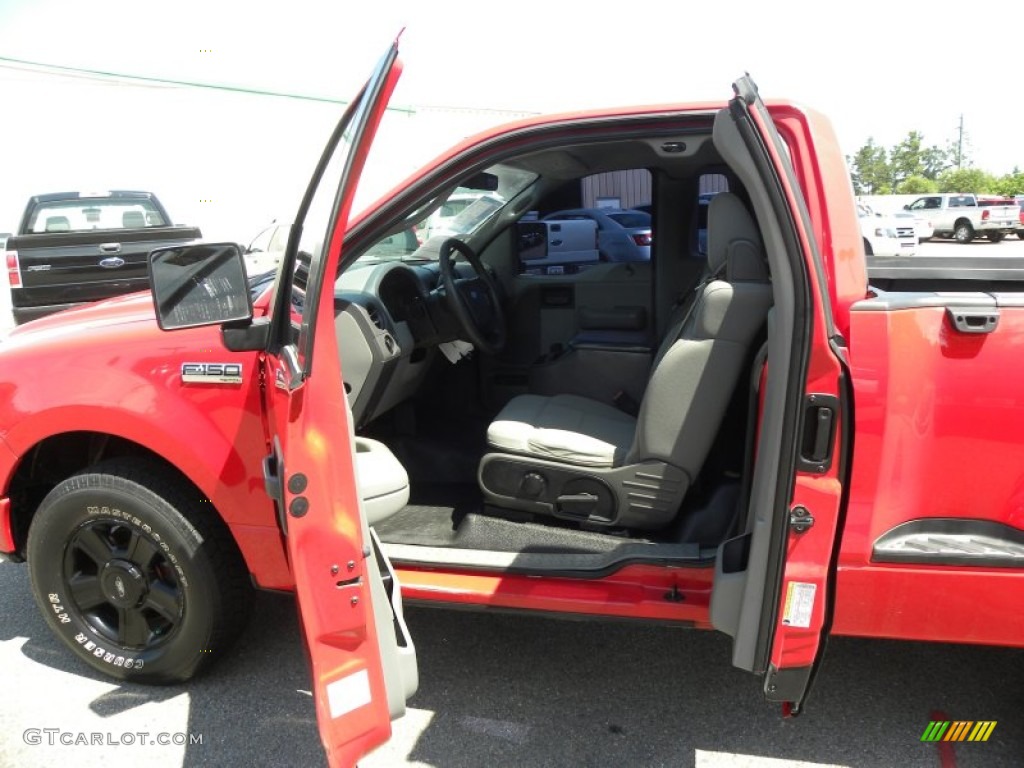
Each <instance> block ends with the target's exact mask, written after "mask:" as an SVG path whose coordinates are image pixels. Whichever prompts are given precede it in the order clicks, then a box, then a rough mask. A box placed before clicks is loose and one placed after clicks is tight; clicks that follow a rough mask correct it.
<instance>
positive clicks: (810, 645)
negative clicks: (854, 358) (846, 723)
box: [711, 77, 851, 714]
mask: <svg viewBox="0 0 1024 768" xmlns="http://www.w3.org/2000/svg"><path fill="white" fill-rule="evenodd" d="M733 89H734V91H735V94H736V95H735V98H733V99H732V101H731V102H730V103H729V109H728V111H727V112H726V111H723V112H722V113H721V114H719V116H718V120H717V121H716V124H715V144H716V146H718V147H719V149H720V151H722V152H723V153H724V154H726V155H732V157H730V160H735V162H731V163H730V165H731V166H732V167H733V168H734V169H742V170H738V171H737V173H739V174H740V175H741V176H744V178H743V183H744V186H745V187H746V189H747V190H748V191H749V192H750V193H751V198H752V205H753V207H754V208H755V211H756V213H757V218H758V220H759V223H760V225H761V228H762V234H763V235H764V239H765V242H766V245H767V247H768V249H769V261H770V263H771V267H772V272H773V283H774V293H775V306H774V309H773V310H772V313H771V318H770V320H769V332H768V344H767V373H766V375H765V376H764V377H763V378H762V388H761V391H760V393H759V397H760V399H761V403H762V407H761V409H760V413H761V421H760V423H759V428H758V431H757V440H756V453H755V455H756V460H755V463H754V473H753V480H752V487H751V493H750V497H749V503H748V505H747V511H746V515H745V520H744V524H743V525H742V526H741V527H740V529H739V532H738V535H736V536H735V537H734V538H732V539H729V540H728V541H726V542H724V543H723V544H722V545H721V546H720V547H719V549H718V552H717V559H716V566H715V577H714V586H713V588H712V597H711V623H712V624H713V626H714V627H715V628H716V629H719V630H720V631H722V632H725V633H726V634H728V635H730V636H732V638H733V653H732V662H733V664H734V666H737V667H740V668H741V669H746V670H748V671H751V672H754V673H756V674H760V675H763V676H764V693H765V697H766V698H767V699H769V700H771V701H779V702H782V703H783V709H784V712H785V713H786V714H796V713H798V712H799V711H800V708H801V707H802V705H803V701H804V698H805V697H806V695H807V691H808V689H809V686H810V683H811V680H812V677H813V674H814V671H815V669H816V668H817V665H818V663H819V662H820V659H821V655H822V652H823V650H824V644H825V639H826V637H827V634H828V628H829V623H830V620H831V607H832V602H833V601H832V596H833V591H834V586H835V553H836V550H837V548H838V541H837V531H838V530H840V527H839V522H840V517H841V515H842V511H843V502H844V495H843V483H844V481H845V467H844V463H845V453H844V451H843V445H844V444H845V443H846V442H847V441H848V437H849V430H850V429H851V425H850V423H849V420H848V419H847V418H846V410H845V407H846V404H847V402H848V399H847V398H846V395H845V393H844V387H845V381H846V380H847V379H846V378H845V376H844V364H843V361H842V354H843V349H842V341H841V339H839V338H838V335H837V334H836V332H835V331H834V327H833V322H832V317H831V305H830V304H829V295H828V292H827V290H826V288H825V286H824V284H823V283H822V282H821V275H823V274H824V272H823V271H822V269H821V263H820V255H819V253H818V250H817V249H818V244H817V241H816V239H815V232H814V230H813V228H812V224H811V219H810V216H809V213H808V208H807V201H806V200H805V198H804V195H803V192H802V190H801V187H800V185H799V183H798V179H797V174H796V172H795V169H794V165H793V162H792V159H793V152H792V149H791V148H788V147H787V146H786V144H785V143H784V142H783V139H782V137H781V135H780V132H779V130H778V128H777V126H776V123H775V121H774V120H773V118H772V116H771V115H770V114H769V112H768V109H767V108H766V107H765V105H764V103H763V102H762V101H761V99H760V97H759V96H758V94H757V89H756V86H755V85H754V83H753V82H752V81H751V80H750V79H749V78H747V77H744V78H741V79H740V80H739V81H738V82H737V83H735V84H734V86H733ZM793 118H794V120H799V118H800V115H799V113H796V112H794V115H793ZM815 263H816V264H817V269H813V270H812V269H809V265H811V264H815Z"/></svg>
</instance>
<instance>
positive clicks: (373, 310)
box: [366, 304, 387, 331]
mask: <svg viewBox="0 0 1024 768" xmlns="http://www.w3.org/2000/svg"><path fill="white" fill-rule="evenodd" d="M366 314H368V315H369V316H370V322H371V323H373V324H374V325H375V326H377V327H378V328H379V329H380V330H382V331H386V330H387V328H385V327H384V318H383V316H382V315H381V312H380V310H379V309H378V308H377V307H375V306H374V305H373V304H370V305H369V306H368V307H367V308H366Z"/></svg>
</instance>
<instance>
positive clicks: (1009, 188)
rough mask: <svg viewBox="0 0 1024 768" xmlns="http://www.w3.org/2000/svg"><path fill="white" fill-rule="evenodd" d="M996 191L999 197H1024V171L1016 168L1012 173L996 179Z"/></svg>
mask: <svg viewBox="0 0 1024 768" xmlns="http://www.w3.org/2000/svg"><path fill="white" fill-rule="evenodd" d="M995 191H996V194H997V195H1006V196H1007V197H1010V196H1011V195H1024V171H1021V169H1020V168H1014V169H1013V171H1012V172H1011V173H1008V174H1006V175H1005V176H1001V177H1000V178H998V179H996V183H995Z"/></svg>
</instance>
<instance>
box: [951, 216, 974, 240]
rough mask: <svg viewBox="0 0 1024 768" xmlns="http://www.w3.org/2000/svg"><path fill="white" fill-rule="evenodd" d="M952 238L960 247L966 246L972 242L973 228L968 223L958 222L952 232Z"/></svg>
mask: <svg viewBox="0 0 1024 768" xmlns="http://www.w3.org/2000/svg"><path fill="white" fill-rule="evenodd" d="M953 236H954V237H955V238H956V241H957V242H958V243H960V244H961V245H967V244H968V243H970V242H971V241H972V240H974V227H972V226H971V223H970V222H969V221H958V222H957V223H956V228H955V229H954V230H953Z"/></svg>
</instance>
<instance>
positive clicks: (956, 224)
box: [953, 217, 974, 229]
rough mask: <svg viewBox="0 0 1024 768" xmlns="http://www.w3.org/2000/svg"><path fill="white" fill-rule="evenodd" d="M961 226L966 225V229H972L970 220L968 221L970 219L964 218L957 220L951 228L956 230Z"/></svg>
mask: <svg viewBox="0 0 1024 768" xmlns="http://www.w3.org/2000/svg"><path fill="white" fill-rule="evenodd" d="M961 224H966V225H967V226H968V227H970V228H971V229H974V225H973V224H971V220H970V219H966V218H963V217H961V218H959V219H957V220H956V223H954V224H953V228H954V229H956V228H957V227H959V226H960V225H961Z"/></svg>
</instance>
